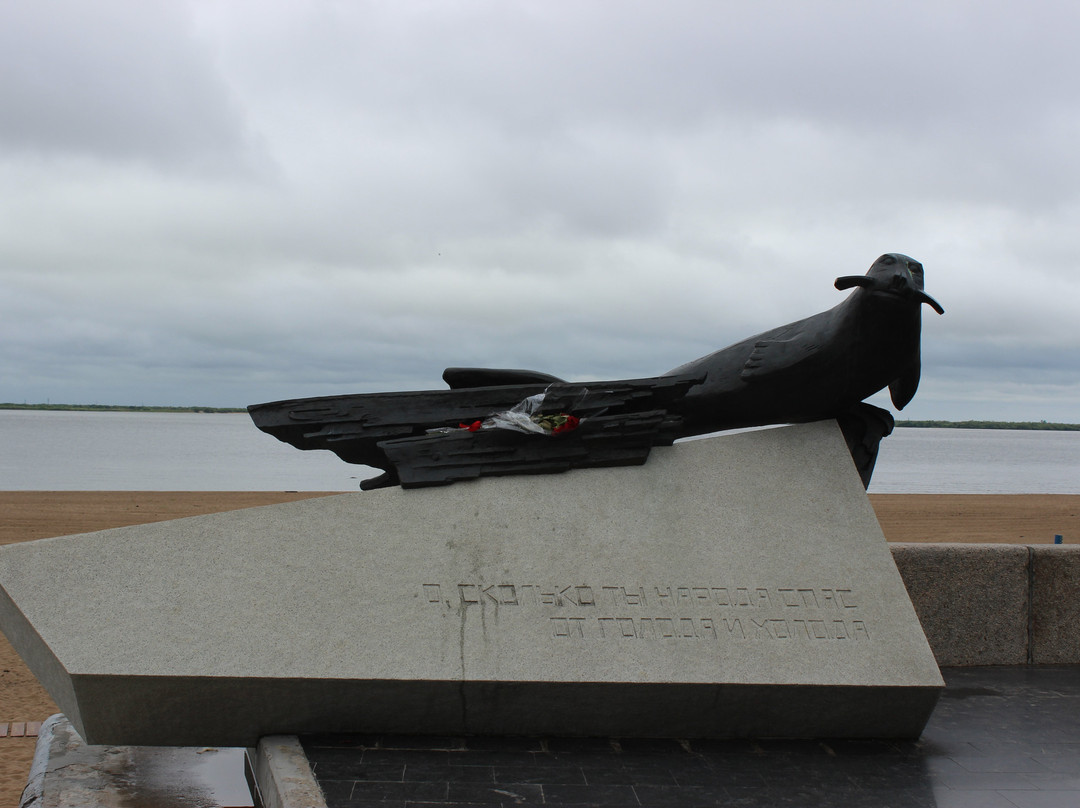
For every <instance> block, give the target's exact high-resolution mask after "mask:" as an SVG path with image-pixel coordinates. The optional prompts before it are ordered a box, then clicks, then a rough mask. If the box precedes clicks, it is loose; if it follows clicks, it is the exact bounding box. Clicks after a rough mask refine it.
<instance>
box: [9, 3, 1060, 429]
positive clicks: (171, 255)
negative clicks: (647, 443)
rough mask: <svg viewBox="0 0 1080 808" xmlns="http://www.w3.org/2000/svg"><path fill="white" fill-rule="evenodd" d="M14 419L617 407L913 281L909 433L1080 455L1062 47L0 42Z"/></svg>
mask: <svg viewBox="0 0 1080 808" xmlns="http://www.w3.org/2000/svg"><path fill="white" fill-rule="evenodd" d="M0 14H2V15H3V17H4V19H3V20H0V23H2V24H0V32H2V33H0V99H2V100H3V101H4V103H3V104H2V105H0V187H2V188H4V189H5V192H4V193H3V194H0V287H2V289H3V295H2V296H0V340H2V344H3V345H4V348H5V349H4V354H3V356H0V399H4V400H16V401H21V400H24V399H28V400H44V399H45V398H51V399H52V400H54V401H57V400H68V401H98V402H134V403H191V404H195V403H202V404H246V403H252V402H254V401H260V400H268V399H272V398H282V397H293V396H302V395H319V394H330V393H339V392H346V391H368V390H377V389H388V388H416V387H426V386H437V385H439V384H440V382H439V378H438V377H439V373H440V372H441V369H442V367H443V366H445V365H451V364H478V365H509V366H525V367H536V368H538V369H542V370H547V371H550V372H553V373H556V374H560V375H564V376H566V377H569V378H576V379H587V378H590V377H592V378H597V377H601V378H603V377H608V378H610V377H616V376H640V375H648V374H653V373H657V372H661V371H664V370H667V369H669V368H671V367H673V366H675V365H677V364H679V363H681V362H683V361H686V360H688V359H690V358H692V357H694V356H697V355H700V354H703V353H706V352H708V351H710V350H713V349H715V348H717V347H721V346H722V345H725V344H727V343H729V342H732V341H734V340H736V339H739V338H742V337H744V336H747V335H749V334H752V333H756V332H757V331H761V330H764V329H766V328H769V327H771V326H774V325H777V324H779V323H781V322H785V321H789V320H792V319H795V318H798V317H802V316H806V315H808V314H811V313H813V312H815V311H818V310H821V309H824V308H826V307H828V306H831V305H834V304H835V303H837V302H839V300H840V299H842V296H841V294H840V293H839V292H837V291H836V290H834V289H833V288H832V286H831V283H832V279H833V278H834V277H836V276H837V275H842V274H852V273H855V272H861V271H864V270H865V269H866V268H867V267H868V266H869V264H870V263H871V262H872V261H873V259H874V258H875V257H876V256H877V255H879V254H880V253H882V252H887V251H901V252H905V253H909V254H911V255H914V256H916V257H917V258H919V259H920V260H922V261H923V262H924V263H925V265H926V267H927V285H928V291H930V292H931V294H933V295H934V296H935V297H937V298H938V299H939V300H940V301H941V302H942V303H943V304H944V305H945V307H946V309H947V314H946V316H945V317H942V318H938V317H937V316H936V315H934V314H933V313H931V312H929V309H927V312H928V313H927V318H926V320H925V328H924V345H925V348H924V376H923V378H924V381H923V387H922V389H921V391H920V394H919V395H918V396H917V397H916V399H915V401H914V402H913V403H912V404H911V405H910V406H909V408H908V410H907V411H906V412H905V414H908V413H910V414H911V416H912V417H942V418H967V417H971V418H983V417H995V415H997V414H1000V415H1001V417H1005V414H1008V416H1009V417H1021V416H1022V417H1026V418H1030V419H1038V418H1047V419H1052V420H1072V421H1080V413H1078V412H1077V409H1076V402H1077V401H1078V400H1080V395H1077V394H1078V393H1080V390H1078V389H1077V386H1078V382H1077V381H1076V380H1077V379H1078V378H1080V376H1078V374H1077V370H1078V368H1077V366H1076V359H1075V357H1076V356H1080V318H1077V317H1076V316H1075V306H1076V304H1075V301H1076V300H1078V299H1080V288H1078V287H1080V280H1078V279H1077V273H1076V272H1075V268H1074V267H1075V258H1074V256H1075V255H1076V252H1077V244H1076V232H1075V222H1076V220H1077V214H1078V212H1080V199H1078V192H1077V189H1078V188H1080V159H1078V158H1077V157H1076V155H1075V146H1074V144H1075V143H1076V142H1077V140H1078V139H1080V138H1078V136H1080V131H1078V130H1080V99H1078V97H1077V96H1078V93H1080V90H1078V88H1077V86H1076V84H1075V81H1074V80H1073V79H1072V77H1073V76H1075V75H1076V74H1077V72H1078V68H1080V65H1078V64H1077V62H1078V61H1080V57H1078V56H1077V52H1076V49H1075V47H1074V45H1073V41H1074V40H1075V37H1076V34H1077V33H1078V32H1080V25H1078V24H1077V23H1078V19H1077V17H1078V12H1076V11H1074V10H1073V9H1071V8H1065V7H1059V6H1057V5H1055V4H1051V3H1034V4H1029V5H1028V6H1025V8H1024V10H1023V12H1022V13H1021V12H1020V11H1018V10H1017V9H1016V8H1015V6H1014V5H1013V4H1009V3H996V2H990V3H982V4H978V5H973V4H969V3H966V2H961V0H955V2H946V3H941V2H934V3H930V2H925V3H924V2H913V3H908V4H904V5H903V6H894V7H889V8H887V9H886V8H879V7H877V6H876V5H872V4H850V3H840V2H836V3H829V2H826V3H814V4H804V3H796V2H776V3H758V4H720V3H712V2H676V3H668V4H655V3H644V2H640V3H638V2H630V3H620V4H618V5H612V4H610V3H599V2H594V3H589V2H586V3H575V4H556V3H529V2H514V3H490V2H466V3H455V4H442V3H420V2H417V3H396V4H364V3H357V4H339V5H326V4H318V5H312V4H302V3H287V2H266V1H265V0H263V1H262V2H258V3H254V2H251V3H229V4H220V3H211V2H194V3H190V4H187V5H185V4H181V3H171V2H170V3H153V2H148V3H138V4H126V3H116V4H104V5H102V4H97V5H95V6H94V8H93V9H92V10H91V8H90V7H88V6H85V5H84V4H79V3H63V4H61V3H53V4H48V5H44V4H29V5H27V4H24V6H14V5H11V6H8V7H6V8H5V9H4V10H3V12H0Z"/></svg>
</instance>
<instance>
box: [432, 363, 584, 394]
mask: <svg viewBox="0 0 1080 808" xmlns="http://www.w3.org/2000/svg"><path fill="white" fill-rule="evenodd" d="M442 377H443V381H444V382H446V383H447V384H448V385H450V389H451V390H460V389H462V388H465V387H506V386H507V385H516V384H554V383H556V382H562V381H563V380H562V379H560V378H559V377H558V376H552V375H551V374H550V373H541V372H540V371H538V370H518V369H516V368H447V369H446V370H444V371H443V376H442Z"/></svg>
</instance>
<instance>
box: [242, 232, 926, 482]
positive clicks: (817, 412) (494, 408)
mask: <svg viewBox="0 0 1080 808" xmlns="http://www.w3.org/2000/svg"><path fill="white" fill-rule="evenodd" d="M834 285H835V286H836V288H837V289H840V290H845V289H852V288H853V289H854V291H853V292H852V293H851V294H850V295H849V296H848V297H847V298H846V299H845V300H844V301H843V302H841V303H839V304H838V305H836V306H834V307H833V308H831V309H828V310H827V311H823V312H821V313H819V314H815V315H813V316H811V317H807V318H805V319H802V320H797V321H795V322H793V323H789V324H788V325H784V326H781V327H779V328H774V329H771V330H769V331H765V332H762V333H761V334H757V335H755V336H752V337H749V338H747V339H744V340H742V341H740V342H737V343H735V344H733V345H730V346H728V347H726V348H723V349H721V350H719V351H715V352H713V353H711V354H708V355H707V356H703V357H701V358H699V359H695V360H694V361H692V362H688V363H686V364H684V365H680V366H679V367H677V368H675V369H674V370H671V371H669V372H668V373H666V374H664V375H662V376H657V377H652V378H646V379H630V380H621V381H595V382H565V381H563V380H561V379H559V378H557V377H555V376H551V375H549V374H546V373H540V372H537V371H529V370H516V369H500V368H447V370H446V371H445V372H444V373H443V378H444V380H445V381H446V382H447V384H449V386H450V388H451V389H450V390H442V391H439V390H431V391H420V392H401V393H370V394H358V395H351V396H323V397H319V398H306V399H292V400H289V401H276V402H270V403H267V404H255V405H252V406H250V407H248V411H249V412H250V414H251V417H252V419H253V420H254V422H255V424H256V426H258V427H259V429H261V430H263V431H265V432H268V433H269V434H272V435H275V436H276V437H278V438H279V439H281V440H283V441H286V442H288V443H290V444H292V445H293V446H296V447H297V448H300V449H329V450H330V451H333V452H335V453H336V454H337V455H338V456H339V457H341V458H342V459H343V460H345V461H347V462H350V463H361V464H366V465H370V466H375V467H376V468H380V469H382V470H383V472H384V473H383V474H382V475H380V476H379V477H376V478H374V479H372V480H368V481H365V482H364V483H363V484H362V487H363V488H365V489H369V488H377V487H382V486H387V485H397V484H401V485H402V486H405V487H413V486H422V485H436V484H445V483H449V482H454V481H455V480H462V479H471V478H475V477H479V476H486V475H498V474H528V473H533V474H535V473H551V472H557V471H564V470H566V469H569V468H582V467H589V466H610V465H627V464H634V463H643V462H645V460H646V459H647V457H648V454H649V450H650V449H651V447H652V446H659V445H670V444H671V443H672V442H673V441H674V440H675V439H677V438H680V437H686V436H690V435H700V434H705V433H709V432H718V431H721V430H725V429H734V428H738V427H750V426H764V425H768V424H783V423H805V422H808V421H819V420H825V419H836V420H837V421H838V423H839V424H840V427H841V429H842V430H843V433H844V437H845V439H846V441H847V444H848V448H849V449H850V450H851V453H852V458H853V460H854V462H855V465H856V467H857V468H858V470H859V473H860V475H861V476H862V479H863V483H864V485H868V484H869V481H870V475H871V474H872V473H873V468H874V462H875V460H876V457H877V448H878V444H879V442H880V440H881V439H882V438H883V437H885V436H886V435H888V434H889V433H890V432H891V431H892V428H893V419H892V416H891V415H890V414H889V413H888V412H887V411H886V410H883V409H881V408H878V407H874V406H872V405H870V404H866V403H865V401H864V399H866V398H868V397H869V396H871V395H873V394H874V393H876V392H878V391H879V390H883V389H885V388H886V387H888V389H889V393H890V396H891V398H892V402H893V404H894V405H895V406H896V408H897V409H903V408H904V406H906V405H907V403H908V402H909V401H911V399H912V397H913V396H914V395H915V391H916V389H917V388H918V385H919V376H920V370H921V352H920V334H921V328H922V313H921V312H922V304H924V303H925V304H927V305H929V306H931V307H932V308H933V309H934V310H935V311H937V312H938V313H939V314H942V313H944V311H943V309H942V308H941V306H940V305H938V303H937V301H935V300H934V299H933V298H932V297H930V296H929V295H928V294H926V292H925V291H924V289H923V285H924V278H923V267H922V264H920V263H919V262H918V261H916V260H914V259H913V258H910V257H908V256H906V255H902V254H900V253H887V254H885V255H883V256H881V257H880V258H878V259H877V260H876V261H875V262H874V264H873V265H872V266H871V267H870V269H869V271H868V272H867V273H866V274H865V275H849V276H843V277H840V278H837V279H836V281H835V284H834Z"/></svg>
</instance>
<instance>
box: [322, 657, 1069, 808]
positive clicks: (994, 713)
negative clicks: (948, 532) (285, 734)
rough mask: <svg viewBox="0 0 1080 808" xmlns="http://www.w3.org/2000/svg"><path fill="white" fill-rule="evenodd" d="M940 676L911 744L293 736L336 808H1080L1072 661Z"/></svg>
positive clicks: (965, 670)
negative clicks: (939, 692)
mask: <svg viewBox="0 0 1080 808" xmlns="http://www.w3.org/2000/svg"><path fill="white" fill-rule="evenodd" d="M943 673H944V676H945V680H946V683H947V688H946V690H945V693H944V695H943V696H942V698H941V701H940V702H939V703H938V706H937V709H936V710H935V712H934V715H933V716H932V717H931V719H930V723H929V724H928V725H927V728H926V731H925V732H924V733H923V737H922V738H921V739H920V740H918V741H874V740H864V741H857V740H825V741H764V740H760V741H702V740H692V741H676V740H631V739H618V740H615V739H598V738H585V739H579V738H436V737H406V736H355V735H352V736H307V737H304V738H302V739H301V740H302V742H303V744H304V749H305V750H306V752H307V755H308V758H309V760H310V761H311V764H312V767H313V770H314V772H315V776H316V778H317V779H318V781H319V784H320V785H321V786H322V788H323V791H324V792H325V794H326V801H327V804H328V806H329V807H330V808H365V807H366V806H379V808H388V807H389V806H397V807H398V808H405V806H408V808H425V807H426V808H436V806H439V808H445V806H454V807H455V808H469V807H470V806H484V808H492V806H497V805H503V806H519V805H525V806H528V805H548V806H664V807H665V808H683V807H685V808H691V807H692V806H770V807H771V806H807V807H808V808H828V807H829V806H838V808H839V807H842V808H864V806H865V808H921V807H922V806H927V807H928V808H929V807H931V806H936V807H937V808H960V807H961V806H963V807H964V808H968V806H970V808H1059V806H1060V808H1065V807H1066V806H1068V808H1076V806H1080V666H1069V667H1038V668H1024V667H1008V668H952V669H946V670H944V671H943Z"/></svg>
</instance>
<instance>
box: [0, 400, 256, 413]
mask: <svg viewBox="0 0 1080 808" xmlns="http://www.w3.org/2000/svg"><path fill="white" fill-rule="evenodd" d="M0 410H90V411H94V412H247V410H245V409H243V408H240V407H135V406H126V405H123V404H11V403H6V402H5V403H0Z"/></svg>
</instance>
